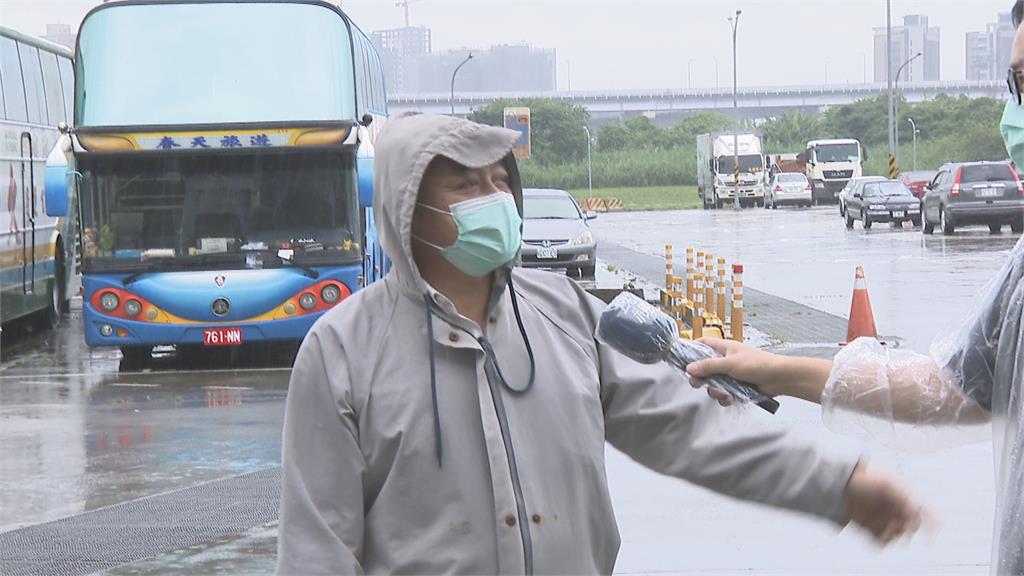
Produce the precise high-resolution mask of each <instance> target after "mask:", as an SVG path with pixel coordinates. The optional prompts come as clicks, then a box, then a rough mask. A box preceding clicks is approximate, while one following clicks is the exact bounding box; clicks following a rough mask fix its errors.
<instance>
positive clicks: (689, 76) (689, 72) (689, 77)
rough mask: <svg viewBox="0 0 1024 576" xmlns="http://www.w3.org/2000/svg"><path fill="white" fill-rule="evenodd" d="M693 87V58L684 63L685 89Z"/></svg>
mask: <svg viewBox="0 0 1024 576" xmlns="http://www.w3.org/2000/svg"><path fill="white" fill-rule="evenodd" d="M692 88H693V58H690V60H689V61H688V62H687V63H686V89H687V90H690V89H692Z"/></svg>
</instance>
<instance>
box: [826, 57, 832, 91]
mask: <svg viewBox="0 0 1024 576" xmlns="http://www.w3.org/2000/svg"><path fill="white" fill-rule="evenodd" d="M829 64H831V62H829V61H825V86H828V66H829Z"/></svg>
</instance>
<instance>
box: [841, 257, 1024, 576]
mask: <svg viewBox="0 0 1024 576" xmlns="http://www.w3.org/2000/svg"><path fill="white" fill-rule="evenodd" d="M1022 397H1024V238H1022V239H1021V241H1020V242H1018V243H1017V245H1016V247H1014V249H1013V251H1012V253H1011V255H1010V258H1009V260H1008V261H1007V262H1006V264H1005V265H1004V266H1003V268H1002V270H1000V271H999V274H997V275H996V277H995V278H993V279H992V281H991V282H990V283H989V284H988V285H987V286H986V287H985V289H984V290H983V292H982V294H981V296H980V297H978V298H977V299H976V300H975V304H974V309H973V310H971V311H969V313H968V314H966V316H965V317H964V320H963V321H962V322H959V323H958V324H957V326H956V327H955V328H954V329H952V330H950V331H949V332H948V333H947V334H943V335H942V336H940V337H939V338H937V339H936V340H935V341H934V342H933V343H932V346H931V354H930V356H924V355H921V354H916V353H913V352H911V351H904V350H894V349H889V348H886V347H884V346H882V345H881V344H880V343H879V342H877V341H875V340H873V339H865V338H862V339H859V340H857V341H855V342H853V343H851V344H850V345H849V346H848V347H847V348H846V349H844V350H843V351H842V352H840V353H839V354H838V355H837V356H836V358H835V362H834V366H833V369H832V374H831V376H830V377H829V381H828V384H827V385H826V387H825V390H824V392H823V394H822V398H821V405H822V411H823V414H824V420H825V424H826V425H827V426H828V427H829V428H830V429H832V430H834V431H837V432H841V433H853V434H865V433H866V434H868V435H869V436H871V437H873V438H874V439H875V440H879V441H881V442H882V443H884V444H887V445H890V446H895V447H897V448H903V449H916V450H920V449H933V448H941V447H945V446H949V445H951V444H952V443H954V442H955V443H957V444H962V443H965V442H969V441H972V440H978V439H981V438H983V437H984V435H985V434H986V433H987V431H988V428H987V426H985V425H986V424H987V423H988V422H990V421H991V423H992V434H993V441H994V444H995V455H996V507H997V508H996V526H995V540H994V546H993V548H994V552H993V559H992V571H993V572H994V573H996V574H1000V575H1014V576H1018V575H1022V574H1024V398H1022Z"/></svg>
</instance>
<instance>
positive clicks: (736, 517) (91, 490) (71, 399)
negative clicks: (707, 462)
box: [0, 209, 1013, 574]
mask: <svg viewBox="0 0 1024 576" xmlns="http://www.w3.org/2000/svg"><path fill="white" fill-rule="evenodd" d="M625 223H628V224H629V225H628V226H625V225H624V224H625ZM594 228H595V230H596V231H597V233H598V234H599V238H600V239H601V240H605V241H614V242H618V243H621V244H623V245H626V246H630V247H634V248H636V249H637V250H639V251H641V252H649V253H652V254H660V253H661V250H662V247H663V244H664V243H665V242H666V241H668V242H673V243H674V244H675V245H676V253H677V255H679V254H683V253H684V252H683V250H682V247H685V246H686V245H688V244H691V243H692V244H693V245H697V243H698V239H703V243H702V244H701V245H702V246H705V247H710V246H712V245H714V246H716V247H717V251H718V252H721V253H722V255H725V256H727V257H729V258H730V259H731V260H738V261H741V262H743V263H744V264H746V266H747V284H748V285H749V286H753V287H755V288H759V289H761V290H765V291H768V292H772V293H774V294H777V295H780V296H783V297H786V298H790V299H793V300H796V301H798V302H803V303H806V304H807V305H809V306H812V307H815V308H818V309H822V310H825V311H829V312H833V313H837V314H846V313H847V312H848V306H849V292H850V289H851V288H852V283H853V267H854V266H855V265H856V264H858V263H862V264H864V265H865V267H866V268H867V273H868V283H869V287H870V288H871V297H872V303H873V304H874V307H875V312H876V316H877V317H878V323H879V327H880V329H881V330H882V331H883V332H884V333H886V334H894V335H898V336H900V337H901V338H903V339H904V340H905V341H904V343H903V344H904V345H905V346H910V347H914V348H918V349H922V348H923V347H925V346H927V343H928V341H929V340H930V335H931V334H932V333H933V332H934V331H935V330H937V329H939V328H940V327H941V326H942V325H943V324H945V323H947V322H948V321H949V320H950V319H952V318H954V317H955V316H956V315H957V314H960V313H962V310H963V309H964V307H965V306H968V305H969V303H970V302H971V299H972V296H973V294H974V293H975V292H976V290H977V289H978V288H979V287H980V285H981V284H982V283H983V282H984V280H985V278H986V277H987V276H988V275H990V274H991V273H992V272H994V270H995V269H997V268H998V265H999V262H1000V260H1001V258H1002V257H1003V256H1004V255H1005V254H1006V253H1007V252H1008V251H1009V249H1010V247H1012V244H1013V239H1012V238H1011V237H1010V235H1009V234H1004V235H1002V236H995V237H993V236H990V235H989V234H988V231H987V229H979V230H969V231H966V232H965V233H963V234H958V235H957V236H955V237H953V238H942V237H933V238H929V239H923V238H922V236H921V234H920V233H919V232H917V231H913V230H909V229H908V230H905V231H896V230H890V229H888V228H884V227H883V228H880V229H879V228H876V229H874V230H871V231H869V232H863V231H861V230H860V229H859V227H858V228H857V229H856V230H854V231H846V230H845V229H844V228H843V226H842V224H841V222H840V220H839V217H838V215H837V214H836V213H834V212H833V209H816V210H811V211H791V210H785V211H777V212H773V213H770V212H767V211H761V210H748V211H745V212H742V213H740V214H734V213H732V212H729V211H723V212H721V213H704V212H698V211H691V212H671V213H641V214H629V215H624V214H605V215H602V216H601V217H600V218H599V219H598V220H597V221H596V222H595V223H594ZM630 230H633V231H634V232H632V233H631V232H630ZM635 230H644V234H643V235H639V234H636V233H635ZM616 264H617V265H619V266H621V267H624V268H627V269H628V266H629V263H628V262H618V263H616ZM602 279H603V280H602ZM655 280H656V279H655ZM599 281H602V282H607V281H611V280H609V276H607V275H604V274H602V276H601V277H599ZM80 321H81V319H80V318H79V317H77V312H75V311H74V310H73V311H72V313H71V315H70V316H69V317H66V318H65V322H64V324H63V326H62V327H61V328H60V329H59V330H58V331H57V332H55V333H50V332H43V333H37V334H35V335H30V336H27V337H24V338H22V339H21V340H20V341H18V342H11V341H9V339H8V341H5V342H4V347H3V350H2V356H3V362H2V364H0V532H2V531H6V530H11V529H15V528H18V527H21V526H26V525H31V524H36V523H39V522H45V521H48V520H53V519H56V518H62V517H66V516H72V515H75V514H78V513H81V512H83V511H87V510H93V509H96V508H99V507H103V506H108V505H111V504H115V503H118V502H126V501H131V500H134V499H137V498H140V497H143V496H150V495H154V494H160V493H163V492H167V491H170V490H175V489H179V488H184V487H187V486H192V485H194V484H196V483H199V482H203V481H207V480H213V479H217V478H225V477H231V476H235V475H238V474H241V473H244V472H250V471H254V470H260V469H264V468H268V467H272V466H276V465H278V464H279V460H280V430H281V422H282V418H283V408H284V399H285V395H286V387H287V378H288V370H287V367H286V366H284V365H279V366H276V367H275V366H273V365H271V366H267V365H266V363H265V362H263V361H260V362H256V361H253V360H251V359H250V360H248V361H240V362H235V363H225V364H223V365H217V364H215V365H212V366H207V367H202V368H197V367H196V362H195V360H194V358H188V359H181V360H179V359H175V358H174V357H172V356H169V357H167V358H164V359H162V360H160V361H157V362H155V363H154V364H153V365H151V366H150V367H149V368H147V369H145V370H142V371H139V370H136V369H128V370H122V367H121V366H120V363H119V354H118V353H117V352H116V351H113V350H95V351H90V350H89V349H88V348H86V347H85V345H84V342H83V341H82V335H81V329H80ZM126 368H127V367H126ZM750 418H753V419H757V420H759V421H761V422H765V423H767V425H783V426H789V427H792V428H795V429H797V430H798V432H800V433H802V434H806V435H811V436H816V437H818V438H820V439H821V441H823V442H825V443H827V444H829V445H830V446H831V448H832V449H834V450H837V451H843V452H849V453H854V452H862V453H863V454H864V455H865V456H866V457H867V458H868V459H869V460H870V461H871V462H872V463H874V464H877V465H879V466H884V467H886V468H889V469H892V470H895V471H897V472H898V473H899V474H901V475H902V476H903V477H904V478H905V479H906V481H907V483H908V484H909V486H910V487H911V488H912V489H913V490H914V491H915V493H917V494H918V495H919V497H920V498H921V499H922V500H924V501H925V502H926V503H927V504H928V505H929V506H930V507H931V509H932V510H934V511H935V512H936V513H937V515H938V516H939V518H940V520H941V522H942V530H941V532H939V533H938V535H936V536H934V537H932V538H919V539H918V540H917V541H915V542H914V543H911V544H909V545H906V546H901V547H896V548H895V549H890V550H886V551H884V552H879V551H878V550H876V549H875V547H874V546H873V545H872V544H871V543H870V542H869V541H868V540H867V539H866V538H865V537H864V536H863V534H861V533H859V532H858V531H857V530H856V529H848V530H846V531H844V532H843V533H841V534H839V535H838V536H837V535H836V531H835V530H834V529H833V528H832V527H830V526H827V525H824V524H822V523H820V522H818V521H816V520H813V519H807V518H802V517H797V516H794V515H789V514H780V513H777V512H774V511H770V510H766V509H764V508H761V507H756V506H752V505H749V504H743V503H738V502H733V501H730V500H727V499H725V498H721V497H718V496H715V495H713V494H710V493H708V492H706V491H704V490H702V489H700V488H696V487H693V486H689V485H687V484H684V483H682V482H679V481H676V480H673V479H668V478H663V477H660V476H658V475H656V474H654V473H651V472H648V471H647V470H645V469H643V468H641V467H640V466H638V465H636V464H635V463H633V462H632V461H630V460H629V459H628V458H626V457H625V456H623V455H622V454H619V453H617V452H615V451H614V450H612V449H609V454H608V460H607V466H608V474H609V480H610V485H611V489H612V497H613V504H614V506H615V510H616V514H617V517H618V520H619V529H620V532H621V534H622V541H623V543H622V549H621V551H620V556H619V562H618V566H617V571H618V572H620V573H690V574H705V573H715V574H727V573H737V574H738V573H750V572H751V571H756V572H757V573H762V574H795V573H801V574H819V573H833V574H836V573H838V574H847V573H849V574H878V573H892V574H925V573H927V574H986V573H987V572H988V568H987V565H988V557H989V545H990V544H989V543H990V541H991V526H992V506H993V501H994V496H993V486H992V454H991V448H990V446H989V445H988V444H984V443H982V444H973V445H969V446H965V447H961V448H956V449H953V450H947V451H944V452H939V453H933V454H925V455H913V456H907V455H905V454H900V453H895V452H891V451H888V450H885V449H882V448H878V447H875V446H870V445H864V444H860V443H858V442H856V441H854V440H851V439H848V438H841V437H838V436H835V435H833V434H831V433H829V432H827V431H826V430H825V429H824V427H823V426H822V425H821V423H820V417H819V415H818V412H817V408H816V407H814V406H810V405H807V404H805V403H802V402H799V401H784V402H783V409H782V411H780V413H779V415H778V416H776V417H774V418H771V417H768V416H765V415H762V414H760V413H754V414H741V413H737V414H736V422H737V425H738V426H740V425H748V424H747V422H748V419H750ZM275 537H276V528H275V527H274V526H272V525H271V526H267V527H257V528H255V529H254V530H253V531H251V532H249V533H247V534H244V535H239V537H238V538H232V539H227V540H223V541H217V542H211V543H208V544H207V545H204V546H198V547H193V548H188V549H184V550H178V551H174V552H170V553H167V554H163V555H159V556H156V557H154V558H150V559H148V560H144V561H141V562H136V563H134V564H129V565H125V566H122V567H119V568H117V569H114V570H112V571H111V573H115V574H173V573H180V574H186V573H188V574H191V573H213V572H219V573H271V572H272V571H273V550H274V541H275Z"/></svg>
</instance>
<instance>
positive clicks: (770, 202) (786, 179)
mask: <svg viewBox="0 0 1024 576" xmlns="http://www.w3.org/2000/svg"><path fill="white" fill-rule="evenodd" d="M813 200H814V199H813V198H812V190H811V183H810V182H809V181H808V180H807V176H804V175H803V174H800V173H798V172H777V173H776V174H775V175H774V176H772V180H771V182H769V183H768V191H767V192H766V193H765V196H764V207H765V208H771V209H775V208H778V207H779V206H782V205H784V204H793V205H795V206H806V207H810V206H811V204H812V202H813Z"/></svg>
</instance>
